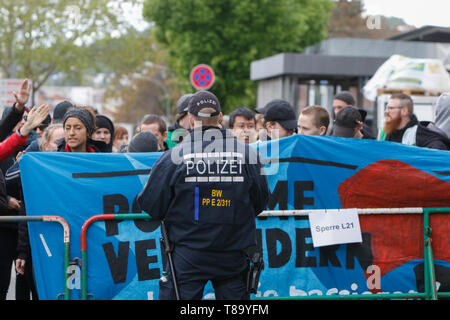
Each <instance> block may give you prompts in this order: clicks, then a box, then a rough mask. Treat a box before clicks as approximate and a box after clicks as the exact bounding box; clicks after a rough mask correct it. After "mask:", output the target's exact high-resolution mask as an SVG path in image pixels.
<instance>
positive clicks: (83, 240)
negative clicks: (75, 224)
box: [80, 213, 151, 300]
mask: <svg viewBox="0 0 450 320" xmlns="http://www.w3.org/2000/svg"><path fill="white" fill-rule="evenodd" d="M135 219H151V217H150V216H149V215H148V214H146V213H117V214H99V215H96V216H93V217H91V218H89V219H88V220H86V221H85V222H84V224H83V226H82V227H81V234H80V250H81V300H87V298H88V296H91V297H93V298H94V299H95V296H94V295H93V294H91V293H88V292H87V289H88V282H87V231H88V229H89V226H90V225H91V224H92V223H94V222H96V221H105V220H135Z"/></svg>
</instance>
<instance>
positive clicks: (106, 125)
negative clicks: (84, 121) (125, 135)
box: [92, 114, 114, 152]
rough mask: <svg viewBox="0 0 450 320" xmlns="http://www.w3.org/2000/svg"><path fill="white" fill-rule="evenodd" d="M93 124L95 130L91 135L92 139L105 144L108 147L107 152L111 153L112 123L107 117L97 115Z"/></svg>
mask: <svg viewBox="0 0 450 320" xmlns="http://www.w3.org/2000/svg"><path fill="white" fill-rule="evenodd" d="M95 124H96V128H95V130H94V133H93V134H92V139H93V140H98V141H103V142H105V143H106V144H107V145H108V150H109V151H108V152H112V149H113V143H114V141H113V137H114V123H113V122H112V121H111V119H109V118H108V117H107V116H104V115H102V114H97V115H96V116H95Z"/></svg>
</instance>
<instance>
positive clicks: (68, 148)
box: [57, 106, 109, 152]
mask: <svg viewBox="0 0 450 320" xmlns="http://www.w3.org/2000/svg"><path fill="white" fill-rule="evenodd" d="M63 128H64V135H65V137H64V139H61V140H60V141H59V143H58V149H57V151H58V152H109V151H108V150H109V149H108V145H107V144H106V143H105V142H104V141H97V140H93V139H92V134H93V133H94V128H95V114H94V112H93V111H92V109H91V108H89V107H77V106H74V107H72V108H70V109H69V110H67V112H66V113H65V115H64V118H63Z"/></svg>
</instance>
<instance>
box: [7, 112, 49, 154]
mask: <svg viewBox="0 0 450 320" xmlns="http://www.w3.org/2000/svg"><path fill="white" fill-rule="evenodd" d="M48 110H49V108H48V105H46V104H43V105H41V106H40V107H39V108H32V109H31V110H30V113H29V114H28V116H27V119H26V121H25V123H24V125H23V126H22V127H21V128H20V129H19V130H17V131H16V132H15V133H14V134H12V135H10V136H9V137H8V138H7V139H6V140H4V141H2V142H0V161H2V160H4V159H6V158H8V157H9V156H10V155H12V154H13V153H14V152H15V151H16V150H17V149H18V148H19V147H21V146H23V145H24V144H25V143H26V141H27V138H28V135H29V134H30V132H31V131H32V130H33V129H34V128H36V127H37V126H39V125H40V124H41V122H42V121H44V119H45V118H46V117H47V115H48Z"/></svg>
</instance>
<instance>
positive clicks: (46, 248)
mask: <svg viewBox="0 0 450 320" xmlns="http://www.w3.org/2000/svg"><path fill="white" fill-rule="evenodd" d="M39 237H40V238H41V242H42V245H43V246H44V249H45V252H46V253H47V256H48V257H51V256H52V253H51V252H50V249H49V248H48V245H47V242H46V241H45V238H44V235H43V234H42V233H40V234H39Z"/></svg>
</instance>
